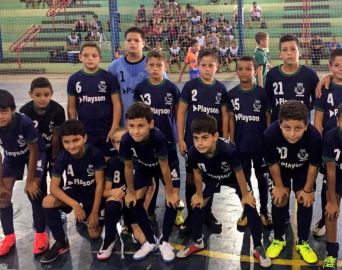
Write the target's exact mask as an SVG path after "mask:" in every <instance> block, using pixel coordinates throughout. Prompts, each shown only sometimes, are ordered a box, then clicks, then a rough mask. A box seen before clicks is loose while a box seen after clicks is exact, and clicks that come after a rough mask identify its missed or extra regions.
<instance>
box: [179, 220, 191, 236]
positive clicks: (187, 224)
mask: <svg viewBox="0 0 342 270" xmlns="http://www.w3.org/2000/svg"><path fill="white" fill-rule="evenodd" d="M190 232H191V220H190V218H189V216H187V217H186V219H185V220H184V223H183V224H182V225H181V226H180V227H179V233H180V234H189V233H190Z"/></svg>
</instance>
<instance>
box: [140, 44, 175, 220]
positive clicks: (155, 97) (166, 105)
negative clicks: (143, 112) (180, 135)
mask: <svg viewBox="0 0 342 270" xmlns="http://www.w3.org/2000/svg"><path fill="white" fill-rule="evenodd" d="M146 70H147V72H148V73H149V79H148V80H145V81H143V82H141V83H139V84H138V85H137V87H136V88H135V91H134V101H141V102H144V103H145V104H147V105H149V106H150V107H151V109H152V112H153V120H154V126H155V127H157V128H159V129H160V131H161V132H162V133H163V134H164V136H165V138H166V140H167V144H168V149H169V151H170V152H171V153H172V157H173V158H174V159H175V160H177V133H176V114H177V110H178V102H179V96H180V92H179V89H178V88H177V86H176V85H175V84H174V83H172V82H171V81H169V80H167V79H164V78H163V73H164V72H165V59H164V56H163V54H162V53H161V52H158V51H155V50H152V51H150V52H149V53H148V55H147V57H146ZM175 166H176V167H177V168H176V171H174V172H172V173H173V174H175V175H178V176H179V173H180V172H179V165H178V164H175ZM155 183H156V188H155V191H154V195H153V198H152V201H151V204H150V207H149V211H148V212H149V213H148V214H149V216H151V215H153V214H154V210H155V205H156V200H157V194H158V189H159V181H155ZM177 217H178V220H180V223H182V222H181V219H182V215H181V212H179V214H178V215H177ZM179 225H180V224H179Z"/></svg>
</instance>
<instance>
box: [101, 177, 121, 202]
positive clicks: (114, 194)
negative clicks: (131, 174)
mask: <svg viewBox="0 0 342 270" xmlns="http://www.w3.org/2000/svg"><path fill="white" fill-rule="evenodd" d="M124 196H125V185H123V186H122V187H118V188H112V181H105V187H104V191H103V197H104V198H110V197H111V198H113V199H114V200H115V201H118V202H121V201H122V198H123V197H124Z"/></svg>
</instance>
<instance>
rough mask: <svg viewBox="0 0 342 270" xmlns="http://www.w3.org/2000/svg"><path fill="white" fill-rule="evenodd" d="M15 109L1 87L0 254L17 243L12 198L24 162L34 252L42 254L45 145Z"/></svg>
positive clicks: (46, 244)
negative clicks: (41, 186) (42, 182)
mask: <svg viewBox="0 0 342 270" xmlns="http://www.w3.org/2000/svg"><path fill="white" fill-rule="evenodd" d="M15 109H16V106H15V101H14V97H13V96H12V94H10V93H9V92H8V91H6V90H1V89H0V145H1V146H2V148H3V149H4V158H3V160H0V163H1V166H2V174H0V176H1V178H0V213H1V215H0V221H1V226H2V229H3V233H4V235H5V238H4V239H3V240H2V241H1V243H0V256H5V255H7V254H8V253H9V252H10V251H11V249H12V247H13V246H15V243H16V238H15V233H14V225H13V205H12V201H11V200H12V192H13V187H14V184H15V181H16V180H20V179H23V175H24V169H25V165H27V177H26V185H25V189H24V190H25V193H26V194H27V196H28V198H29V200H30V202H31V205H32V215H33V222H34V227H35V229H36V233H35V241H34V245H33V254H35V255H37V254H41V253H43V252H45V251H46V250H47V249H48V248H49V239H48V235H47V233H46V232H45V219H44V212H43V208H42V199H43V197H42V195H41V190H40V181H41V178H42V176H43V175H44V169H45V167H46V166H45V163H46V154H45V146H44V143H43V140H42V139H41V137H40V136H39V134H38V133H37V130H36V129H35V128H34V124H33V122H32V120H31V119H30V118H29V117H27V116H25V115H23V114H20V113H16V112H15Z"/></svg>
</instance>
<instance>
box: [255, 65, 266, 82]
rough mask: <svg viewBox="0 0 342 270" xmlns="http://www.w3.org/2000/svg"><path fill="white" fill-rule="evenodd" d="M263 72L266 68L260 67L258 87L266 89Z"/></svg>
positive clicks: (257, 71)
mask: <svg viewBox="0 0 342 270" xmlns="http://www.w3.org/2000/svg"><path fill="white" fill-rule="evenodd" d="M263 71H264V66H263V65H260V66H258V67H257V69H256V75H257V80H258V85H259V86H260V87H264V80H263V75H262V73H263Z"/></svg>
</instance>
